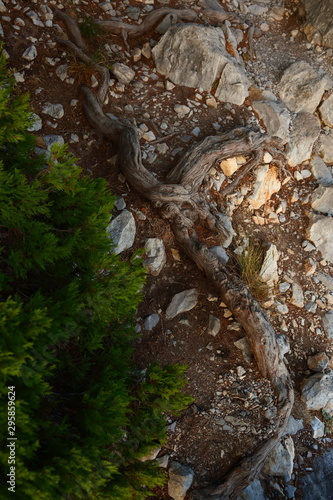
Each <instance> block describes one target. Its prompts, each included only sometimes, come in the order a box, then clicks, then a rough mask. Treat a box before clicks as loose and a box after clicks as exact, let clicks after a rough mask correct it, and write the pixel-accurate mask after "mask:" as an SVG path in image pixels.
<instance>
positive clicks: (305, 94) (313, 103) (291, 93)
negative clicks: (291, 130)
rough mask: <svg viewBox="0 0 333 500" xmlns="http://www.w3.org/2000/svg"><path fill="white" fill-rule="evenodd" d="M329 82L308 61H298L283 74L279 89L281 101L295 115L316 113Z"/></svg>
mask: <svg viewBox="0 0 333 500" xmlns="http://www.w3.org/2000/svg"><path fill="white" fill-rule="evenodd" d="M326 85H327V81H326V79H325V78H322V77H320V76H319V75H318V74H317V73H316V71H315V70H314V69H313V68H312V67H311V66H310V64H308V63H307V62H306V61H298V62H295V63H293V64H292V65H291V66H289V67H288V68H287V69H286V70H285V71H284V72H283V74H282V77H281V80H280V83H279V88H280V97H281V100H282V101H283V102H284V103H285V104H286V105H287V107H288V108H289V109H290V111H293V112H294V113H299V112H307V113H314V111H315V110H316V108H317V106H318V104H319V103H320V101H321V98H322V96H323V93H324V92H325V88H326Z"/></svg>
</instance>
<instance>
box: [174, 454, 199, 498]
mask: <svg viewBox="0 0 333 500" xmlns="http://www.w3.org/2000/svg"><path fill="white" fill-rule="evenodd" d="M193 478H194V472H193V470H192V469H191V468H190V467H186V466H185V465H181V464H180V463H179V462H171V466H170V468H169V481H168V494H169V496H170V497H171V498H172V499H173V500H184V498H185V495H186V492H187V490H188V489H189V488H190V486H191V484H192V482H193Z"/></svg>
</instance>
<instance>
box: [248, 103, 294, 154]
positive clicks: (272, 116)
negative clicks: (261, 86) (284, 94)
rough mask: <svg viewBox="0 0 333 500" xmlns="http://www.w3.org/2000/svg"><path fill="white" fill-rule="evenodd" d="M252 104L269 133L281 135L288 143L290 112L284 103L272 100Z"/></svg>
mask: <svg viewBox="0 0 333 500" xmlns="http://www.w3.org/2000/svg"><path fill="white" fill-rule="evenodd" d="M252 106H253V109H254V111H255V112H256V113H257V115H258V116H259V118H260V120H262V121H263V123H264V125H265V127H266V129H267V132H268V133H269V135H271V136H272V137H273V136H276V137H280V139H282V141H283V144H284V143H286V142H287V140H288V138H289V124H290V113H289V111H288V110H287V108H286V107H285V106H284V105H283V104H282V103H279V102H274V101H271V100H266V101H254V102H253V103H252ZM265 163H266V162H265ZM267 163H269V162H267Z"/></svg>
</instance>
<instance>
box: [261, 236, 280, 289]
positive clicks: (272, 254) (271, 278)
mask: <svg viewBox="0 0 333 500" xmlns="http://www.w3.org/2000/svg"><path fill="white" fill-rule="evenodd" d="M279 257H280V253H279V251H278V249H277V248H276V246H275V245H273V244H271V245H270V247H269V249H268V250H267V252H266V255H265V258H264V262H263V264H262V266H261V269H260V273H259V276H260V277H261V279H262V280H263V281H265V282H266V283H267V284H268V285H269V286H273V285H274V283H276V282H277V281H278V279H279V275H278V260H279Z"/></svg>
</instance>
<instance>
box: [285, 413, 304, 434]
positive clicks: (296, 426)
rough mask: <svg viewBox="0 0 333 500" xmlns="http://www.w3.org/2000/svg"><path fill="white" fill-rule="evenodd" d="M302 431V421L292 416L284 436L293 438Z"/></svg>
mask: <svg viewBox="0 0 333 500" xmlns="http://www.w3.org/2000/svg"><path fill="white" fill-rule="evenodd" d="M302 429H304V425H303V420H299V419H296V418H294V417H293V416H292V415H290V417H289V420H288V423H287V427H286V429H285V431H284V434H285V435H287V434H290V435H291V436H294V435H295V434H297V432H299V431H301V430H302Z"/></svg>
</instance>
